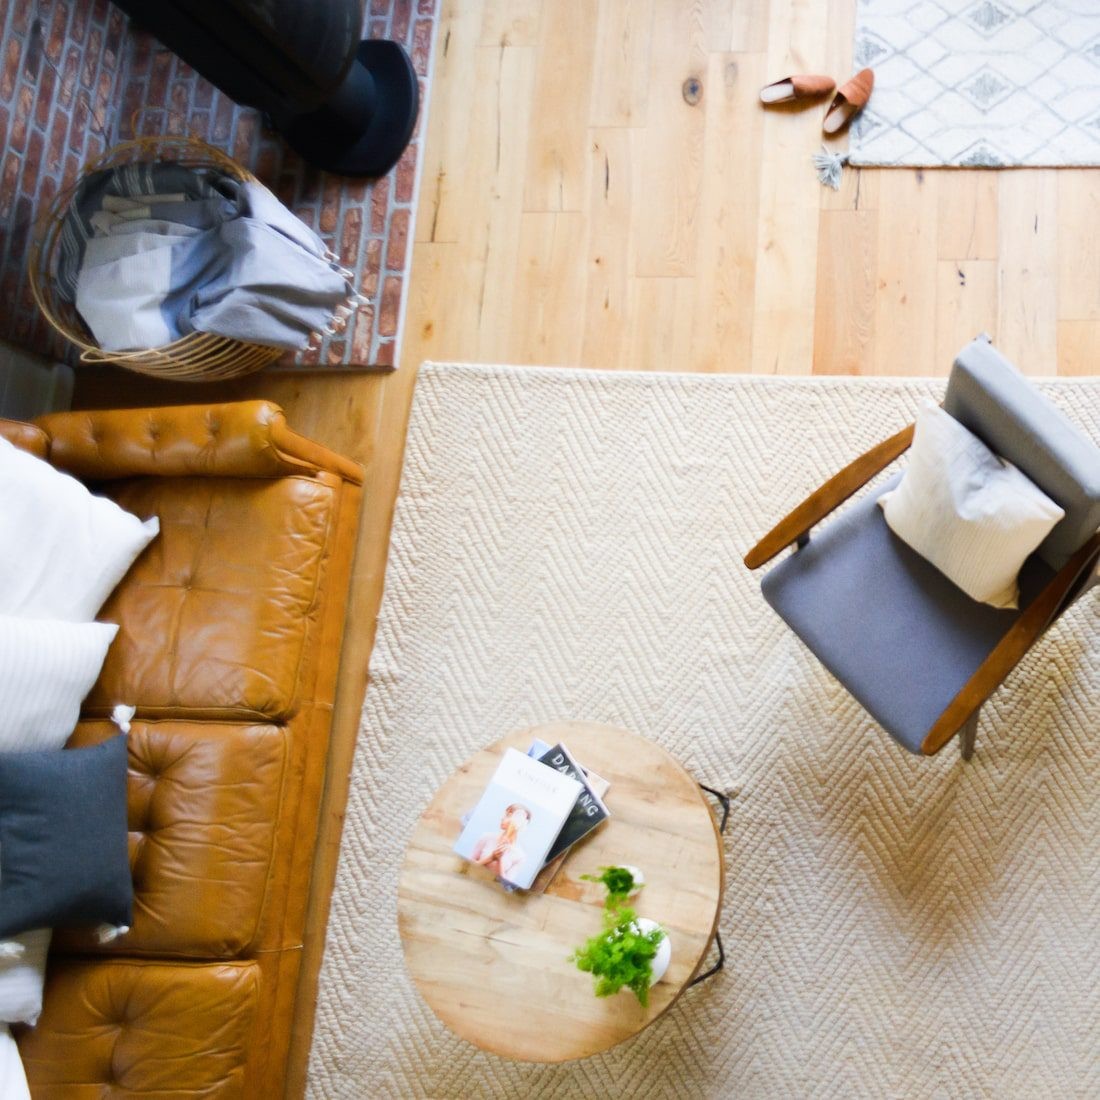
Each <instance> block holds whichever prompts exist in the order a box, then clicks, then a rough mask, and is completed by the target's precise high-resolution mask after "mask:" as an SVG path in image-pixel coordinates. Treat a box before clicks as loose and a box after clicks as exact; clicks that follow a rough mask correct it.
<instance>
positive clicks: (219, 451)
mask: <svg viewBox="0 0 1100 1100" xmlns="http://www.w3.org/2000/svg"><path fill="white" fill-rule="evenodd" d="M36 423H37V424H38V426H39V427H40V428H42V429H44V431H45V432H46V433H47V434H48V435H49V437H50V453H49V457H50V461H51V462H52V463H53V465H54V466H56V467H58V468H59V469H62V470H66V471H68V472H69V473H71V474H74V475H75V476H77V477H80V478H86V479H88V480H93V481H105V480H110V479H112V478H123V477H145V476H160V477H282V476H284V475H286V474H303V473H304V474H310V475H312V474H316V473H319V472H321V471H329V472H331V473H333V474H336V475H337V476H338V477H341V478H343V479H344V480H346V481H350V482H353V483H355V484H361V483H362V480H363V471H362V468H361V467H360V466H359V465H358V464H356V463H354V462H352V461H351V460H350V459H347V458H344V457H343V456H342V455H338V454H335V453H334V452H333V451H329V450H328V449H326V448H325V447H322V446H321V445H320V444H318V443H314V442H313V441H312V440H309V439H306V438H305V437H304V436H300V435H298V433H297V432H293V431H291V430H290V429H289V428H288V427H287V425H286V417H285V416H284V415H283V410H282V409H280V408H279V406H278V405H274V404H272V403H271V402H270V401H239V402H231V403H227V404H220V405H180V406H166V407H163V408H153V409H109V410H102V411H96V410H88V411H81V412H64V413H51V414H49V415H48V416H43V417H40V418H39V419H38V420H37V421H36Z"/></svg>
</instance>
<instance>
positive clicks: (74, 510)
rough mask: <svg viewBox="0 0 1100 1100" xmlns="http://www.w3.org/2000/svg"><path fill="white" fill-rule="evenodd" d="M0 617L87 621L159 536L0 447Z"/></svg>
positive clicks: (153, 525) (149, 524) (1, 442)
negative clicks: (0, 519) (138, 557)
mask: <svg viewBox="0 0 1100 1100" xmlns="http://www.w3.org/2000/svg"><path fill="white" fill-rule="evenodd" d="M0 517H3V518H2V521H0V615H18V616H21V617H23V618H30V619H63V620H66V621H67V622H74V623H75V622H88V621H89V620H90V619H94V618H95V617H96V615H97V614H98V612H99V609H100V608H101V607H102V606H103V604H104V602H105V601H106V599H107V597H108V596H109V595H110V594H111V592H112V590H113V589H114V587H115V585H117V584H118V582H119V581H120V580H122V578H123V576H124V574H125V573H126V571H127V570H128V569H129V568H130V566H131V565H132V564H133V562H134V559H135V558H136V557H137V556H138V554H140V553H141V552H142V550H144V549H145V547H146V546H147V545H148V544H149V542H150V541H151V540H152V539H153V537H154V536H155V535H156V533H157V532H158V531H159V530H160V524H159V521H158V520H157V519H156V517H153V518H152V519H147V520H145V521H144V522H143V521H142V520H140V519H138V517H137V516H132V515H130V513H129V512H124V511H123V510H122V509H121V508H120V507H119V506H118V505H117V504H115V502H114V501H113V500H108V499H107V498H106V497H97V496H93V495H92V494H91V493H89V492H88V490H87V489H86V488H85V487H84V486H83V485H82V484H81V483H80V482H79V481H77V480H76V478H74V477H69V475H68V474H63V473H61V472H60V471H59V470H55V469H54V468H53V467H52V466H51V465H50V464H49V463H48V462H44V461H43V460H42V459H40V458H37V457H36V456H35V455H32V454H28V453H27V452H26V451H22V450H20V449H19V448H18V447H16V446H14V445H13V444H11V443H9V442H8V441H7V440H6V439H0Z"/></svg>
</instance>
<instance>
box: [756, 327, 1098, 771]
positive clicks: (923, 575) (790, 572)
mask: <svg viewBox="0 0 1100 1100" xmlns="http://www.w3.org/2000/svg"><path fill="white" fill-rule="evenodd" d="M944 408H945V409H946V410H947V411H948V412H949V413H950V414H951V415H952V416H954V417H955V418H956V419H957V420H959V421H961V422H962V423H963V424H964V425H966V427H968V428H969V429H970V430H971V431H972V432H974V433H975V434H976V435H978V436H979V437H981V438H982V439H983V440H984V441H985V442H986V444H987V445H988V446H989V447H990V448H991V449H992V450H994V451H995V452H996V453H998V454H1000V455H1002V456H1003V457H1005V458H1007V459H1008V460H1009V461H1011V462H1013V463H1015V465H1017V466H1018V467H1019V468H1020V469H1021V470H1023V472H1024V473H1025V474H1027V476H1028V477H1030V478H1031V480H1032V481H1034V482H1035V483H1036V484H1038V485H1039V486H1040V487H1041V488H1042V489H1043V490H1044V491H1045V492H1046V493H1047V494H1048V495H1049V496H1050V497H1052V498H1053V499H1054V500H1056V501H1057V502H1058V503H1059V504H1060V505H1061V506H1062V507H1063V508H1064V509H1065V511H1066V516H1065V518H1064V519H1063V520H1061V521H1060V522H1059V523H1058V525H1057V526H1056V527H1055V528H1054V530H1053V531H1052V532H1051V534H1050V536H1048V538H1047V539H1046V540H1045V541H1044V542H1043V544H1042V545H1041V546H1040V547H1039V549H1038V550H1037V551H1036V552H1035V554H1033V555H1032V556H1031V558H1029V559H1028V561H1027V562H1026V563H1025V565H1024V569H1023V571H1022V572H1021V575H1020V590H1021V596H1020V608H1019V610H1011V611H1009V610H998V609H994V608H992V607H989V606H988V605H986V604H980V603H976V602H975V601H974V600H972V599H970V598H969V597H968V596H967V595H966V594H965V593H963V592H962V591H961V590H960V589H958V588H956V587H955V585H954V584H952V583H951V582H950V581H949V580H947V578H946V577H944V576H943V575H942V574H941V573H939V571H938V570H936V569H935V568H934V567H933V566H932V565H930V564H929V563H928V562H927V561H925V560H924V559H923V558H921V557H920V556H919V555H917V554H916V553H915V552H914V551H912V550H911V549H910V548H909V547H908V546H906V545H905V544H904V543H902V542H901V540H899V539H898V538H897V537H896V536H894V535H893V533H892V532H891V531H890V529H889V527H887V525H886V522H885V520H884V519H883V518H882V511H881V509H880V508H879V507H878V505H877V501H878V497H879V496H881V495H882V493H884V492H886V491H887V489H889V488H890V487H891V486H892V485H894V484H896V483H897V480H899V479H898V478H895V479H894V480H893V481H891V482H888V483H886V484H885V485H882V486H881V487H880V488H878V489H877V490H875V491H872V492H871V493H869V494H866V495H865V496H864V497H863V498H862V499H860V500H859V501H857V502H855V503H854V504H853V505H852V507H851V508H850V509H848V510H847V511H846V512H845V513H844V514H843V515H842V516H840V517H837V518H834V519H833V520H832V521H831V522H830V523H829V524H827V525H825V526H824V527H823V528H822V531H821V533H820V535H818V536H815V537H814V539H813V540H811V538H810V532H811V530H812V528H814V527H815V526H816V525H817V524H819V523H821V521H822V520H824V519H826V518H827V517H828V516H830V514H831V513H833V512H834V511H835V510H836V509H837V508H838V507H839V506H840V505H841V504H843V503H844V502H845V501H847V500H848V499H849V498H850V497H852V496H853V495H854V494H856V493H857V491H858V490H859V489H861V488H862V487H863V486H864V485H866V484H867V483H868V482H869V481H870V480H871V479H872V478H873V477H874V476H875V475H876V474H878V473H880V472H881V471H883V470H884V469H886V467H887V466H889V465H890V463H892V462H893V461H894V460H895V459H896V458H898V457H899V456H900V455H902V454H903V453H904V452H905V451H906V450H907V449H908V448H909V446H910V444H911V443H912V440H913V425H909V426H908V427H906V428H903V429H902V430H901V431H899V432H897V433H896V434H895V435H893V436H891V437H890V438H889V439H887V440H884V441H883V442H882V443H879V444H878V445H877V446H875V447H873V448H872V449H871V450H869V451H868V452H867V453H866V454H864V455H861V456H860V457H859V458H857V459H856V460H855V461H854V462H851V463H850V464H849V465H848V466H846V467H845V468H844V469H843V470H841V472H840V473H839V474H837V475H836V476H835V477H833V478H830V479H829V481H827V482H825V484H824V485H822V486H821V488H820V489H818V490H816V491H815V492H814V493H812V494H811V495H810V496H809V497H808V498H807V499H806V500H805V501H803V503H802V504H800V505H799V506H798V507H797V508H795V509H794V511H792V512H791V513H790V514H789V515H787V516H786V517H785V518H784V519H782V520H781V521H780V522H779V523H778V524H777V525H776V526H775V527H774V528H773V529H772V530H771V531H769V532H768V533H767V534H766V535H765V536H764V537H763V538H762V539H761V540H760V541H759V542H758V543H757V544H756V545H755V546H754V547H753V548H752V549H751V550H750V551H749V552H748V554H746V555H745V564H746V565H747V566H748V567H749V568H750V569H757V568H759V567H760V566H762V565H764V564H766V563H767V562H769V561H771V560H772V559H773V558H775V557H776V556H777V555H778V554H780V553H781V552H782V551H783V550H785V549H786V548H787V547H792V546H793V547H795V551H794V553H793V554H791V555H790V556H789V557H787V558H786V559H785V560H784V561H782V562H781V563H779V565H777V566H776V567H775V568H773V569H772V570H771V571H770V572H769V573H767V574H766V575H765V577H764V580H763V583H762V586H761V587H762V590H763V593H764V596H765V598H766V599H767V600H768V602H769V603H770V604H771V605H772V607H773V608H775V610H776V611H777V612H778V613H779V615H780V616H781V617H782V618H783V619H784V620H785V621H786V622H787V623H788V624H789V625H790V626H791V628H792V629H793V630H794V631H795V633H797V634H798V635H799V637H801V638H802V640H803V641H804V642H805V643H806V644H807V645H808V646H809V648H810V649H811V650H812V651H813V652H814V653H815V655H816V656H817V657H818V658H819V659H820V660H821V661H822V663H823V664H824V665H825V666H826V667H827V668H828V669H829V670H830V671H831V672H832V673H833V674H834V675H835V676H836V677H837V678H838V679H839V680H840V681H841V683H843V684H844V685H845V687H847V688H848V690H849V691H851V692H852V694H853V695H854V696H855V697H856V698H857V699H858V700H859V702H860V703H862V704H863V706H864V707H866V709H867V710H868V711H869V712H870V713H871V715H872V716H873V717H874V718H875V719H876V720H877V721H878V722H879V723H880V724H881V725H882V726H883V727H884V728H885V729H886V730H887V732H889V733H890V734H891V736H893V737H894V738H895V740H897V741H898V742H899V743H901V744H902V745H903V746H904V747H905V748H907V749H909V750H910V751H911V752H918V753H923V754H925V755H932V754H933V753H936V752H938V751H939V750H940V749H941V748H942V747H943V746H944V745H945V744H946V743H947V742H948V741H949V740H950V739H951V738H952V737H954V736H955V734H956V733H958V734H960V746H961V749H962V755H963V759H965V760H969V759H970V757H971V756H972V754H973V751H974V740H975V734H976V730H977V724H978V716H979V713H980V711H981V707H982V704H983V703H984V702H985V700H986V699H988V698H989V696H990V695H991V694H992V693H993V692H994V691H995V690H996V688H997V687H998V685H999V684H1000V683H1001V682H1002V681H1003V680H1004V679H1005V677H1006V676H1007V675H1008V674H1009V672H1011V671H1012V669H1013V668H1014V667H1015V666H1016V664H1017V663H1018V662H1019V661H1020V659H1021V658H1022V657H1023V656H1024V654H1025V653H1026V652H1027V651H1028V650H1029V649H1030V648H1031V646H1032V645H1033V644H1034V643H1035V642H1036V641H1038V639H1039V638H1040V636H1041V635H1042V634H1043V632H1044V631H1045V630H1046V629H1047V627H1049V626H1050V625H1051V623H1052V622H1054V620H1055V619H1056V618H1057V617H1058V616H1059V615H1060V614H1061V613H1062V612H1063V611H1064V610H1065V609H1066V608H1067V607H1069V606H1070V604H1071V603H1073V601H1074V600H1075V599H1077V598H1078V597H1080V596H1081V595H1082V594H1083V593H1084V592H1085V591H1086V590H1087V589H1088V588H1089V587H1091V586H1092V584H1094V583H1095V582H1096V580H1097V575H1095V574H1093V570H1094V569H1095V568H1096V566H1097V562H1098V561H1100V531H1098V530H1097V529H1098V528H1100V448H1097V446H1096V445H1095V444H1094V443H1092V442H1091V441H1090V440H1089V439H1088V438H1087V437H1086V436H1084V435H1083V434H1082V433H1081V432H1080V431H1079V430H1078V429H1077V428H1076V427H1075V426H1074V425H1073V424H1072V423H1071V422H1070V421H1069V420H1068V419H1067V418H1066V417H1065V416H1064V415H1063V414H1062V413H1061V412H1060V411H1059V410H1058V409H1056V408H1055V407H1054V406H1053V405H1052V404H1051V403H1050V402H1049V401H1047V400H1046V398H1044V397H1043V396H1042V395H1041V394H1040V393H1039V392H1038V391H1037V390H1036V389H1035V388H1034V387H1033V386H1032V385H1031V384H1030V383H1029V382H1028V381H1027V380H1026V379H1025V378H1024V377H1023V376H1022V375H1020V374H1019V373H1018V372H1017V371H1016V370H1015V368H1014V367H1012V365H1011V364H1009V363H1008V362H1007V360H1005V359H1004V358H1003V357H1002V356H1000V355H999V354H998V353H997V352H996V351H995V350H994V349H993V347H992V346H991V345H990V344H989V342H988V341H987V340H985V339H984V338H983V339H979V340H975V341H974V342H973V343H971V344H969V345H968V346H967V347H966V348H964V349H963V351H962V352H961V353H960V355H959V357H958V359H957V360H956V362H955V366H954V368H953V370H952V373H951V378H950V381H949V383H948V389H947V395H946V397H945V399H944Z"/></svg>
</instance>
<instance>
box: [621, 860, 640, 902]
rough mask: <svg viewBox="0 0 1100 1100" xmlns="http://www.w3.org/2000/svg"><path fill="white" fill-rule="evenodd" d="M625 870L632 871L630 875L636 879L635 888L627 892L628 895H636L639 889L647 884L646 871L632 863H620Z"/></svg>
mask: <svg viewBox="0 0 1100 1100" xmlns="http://www.w3.org/2000/svg"><path fill="white" fill-rule="evenodd" d="M618 866H619V867H621V868H622V869H623V870H624V871H629V872H630V877H631V878H632V879H633V880H634V889H633V890H631V891H630V893H629V894H627V897H630V898H632V897H635V896H636V895H637V893H638V891H639V890H640V889H641V888H642V887H643V886H645V872H644V871H642V869H641V867H635V866H634V865H633V864H632V863H620V864H618Z"/></svg>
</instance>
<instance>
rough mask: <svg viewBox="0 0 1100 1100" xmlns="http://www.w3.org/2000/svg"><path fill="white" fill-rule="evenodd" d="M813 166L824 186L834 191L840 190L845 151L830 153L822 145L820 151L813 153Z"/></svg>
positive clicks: (845, 160) (845, 159)
mask: <svg viewBox="0 0 1100 1100" xmlns="http://www.w3.org/2000/svg"><path fill="white" fill-rule="evenodd" d="M813 162H814V167H815V168H816V169H817V178H818V180H819V181H820V182H821V183H823V184H824V185H825V186H826V187H831V188H832V189H833V190H834V191H839V190H840V177H841V176H842V175H843V174H844V165H845V164H847V163H848V154H847V153H830V152H829V150H828V149H826V148H825V146H824V145H822V146H821V152H820V153H814V155H813Z"/></svg>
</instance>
